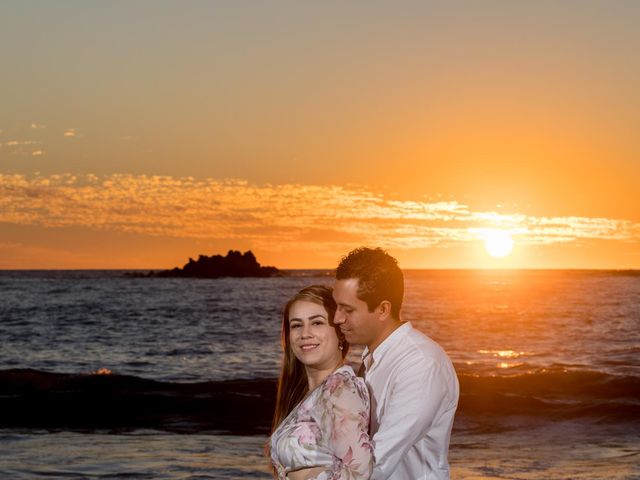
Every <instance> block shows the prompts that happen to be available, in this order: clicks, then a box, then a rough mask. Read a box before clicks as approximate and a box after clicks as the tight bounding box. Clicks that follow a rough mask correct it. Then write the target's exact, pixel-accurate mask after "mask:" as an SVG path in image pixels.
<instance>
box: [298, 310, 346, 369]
mask: <svg viewBox="0 0 640 480" xmlns="http://www.w3.org/2000/svg"><path fill="white" fill-rule="evenodd" d="M289 343H290V347H291V351H292V352H293V354H294V355H295V356H296V358H297V359H298V360H300V362H301V363H302V364H303V365H305V366H306V367H312V368H317V369H329V368H335V366H336V364H337V363H339V362H340V360H341V359H342V354H341V352H340V349H339V348H338V344H339V340H338V335H337V334H336V329H335V328H334V326H333V325H332V324H331V323H329V314H328V313H327V311H326V310H325V309H324V307H323V306H322V305H318V304H317V303H312V302H306V301H302V300H299V301H297V302H294V303H293V305H291V308H290V309H289Z"/></svg>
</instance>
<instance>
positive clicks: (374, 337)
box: [333, 248, 459, 480]
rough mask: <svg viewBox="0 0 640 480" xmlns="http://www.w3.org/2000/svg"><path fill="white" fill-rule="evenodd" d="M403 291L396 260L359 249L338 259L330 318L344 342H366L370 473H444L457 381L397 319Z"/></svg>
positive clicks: (444, 361) (406, 479) (411, 476)
mask: <svg viewBox="0 0 640 480" xmlns="http://www.w3.org/2000/svg"><path fill="white" fill-rule="evenodd" d="M403 295H404V278H403V275H402V271H401V270H400V267H399V266H398V262H397V261H396V260H395V259H394V258H393V257H392V256H390V255H389V254H387V253H386V252H385V251H384V250H382V249H380V248H375V249H371V248H358V249H356V250H354V251H352V252H351V253H349V255H347V256H346V257H344V258H343V259H342V261H341V262H340V265H338V268H337V270H336V281H335V285H334V290H333V296H334V298H335V300H336V303H337V305H338V310H337V312H336V315H335V320H334V321H335V323H336V324H338V325H340V329H341V330H342V332H344V335H345V337H346V339H347V341H348V342H349V343H351V344H360V345H365V350H364V352H363V354H362V357H363V366H364V379H365V382H366V383H367V386H368V387H369V391H370V394H371V423H370V434H371V437H372V440H373V444H374V457H375V468H374V471H373V475H372V477H371V478H372V479H374V480H382V479H387V478H391V479H394V480H418V479H421V480H422V479H424V480H427V479H448V478H449V463H448V460H447V452H448V449H449V440H450V437H451V427H452V425H453V417H454V414H455V411H456V407H457V405H458V394H459V387H458V379H457V377H456V373H455V371H454V369H453V365H452V364H451V361H450V360H449V357H448V356H447V354H446V353H445V352H444V350H442V348H441V347H440V346H439V345H438V344H437V343H435V342H434V341H433V340H431V339H430V338H428V337H427V336H426V335H424V334H422V333H420V332H419V331H418V330H416V329H414V328H413V327H412V325H411V324H410V323H409V322H402V321H401V320H400V308H401V307H402V298H403ZM361 370H362V369H361Z"/></svg>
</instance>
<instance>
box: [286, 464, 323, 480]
mask: <svg viewBox="0 0 640 480" xmlns="http://www.w3.org/2000/svg"><path fill="white" fill-rule="evenodd" d="M326 471H327V469H326V468H322V467H311V468H303V469H302V470H296V471H295V472H289V473H288V474H287V479H288V480H312V479H314V478H318V475H320V474H321V473H323V472H326Z"/></svg>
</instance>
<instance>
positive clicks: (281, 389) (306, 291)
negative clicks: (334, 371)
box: [271, 285, 349, 432]
mask: <svg viewBox="0 0 640 480" xmlns="http://www.w3.org/2000/svg"><path fill="white" fill-rule="evenodd" d="M332 292H333V291H332V289H331V288H330V287H326V286H324V285H311V286H309V287H306V288H303V289H302V290H300V291H299V292H298V293H297V294H296V295H294V296H293V297H291V299H290V300H289V301H288V302H287V303H286V305H285V306H284V311H283V313H282V349H283V351H284V358H283V360H282V369H281V371H280V379H279V380H278V396H277V397H276V409H275V413H274V415H273V424H272V430H271V431H272V432H273V431H275V429H276V428H278V425H280V422H282V420H284V419H285V418H286V417H287V415H289V413H290V412H291V410H293V408H294V407H295V406H296V405H297V404H298V403H299V402H300V401H302V399H303V398H304V397H305V395H306V394H307V392H308V390H309V386H308V383H307V374H306V371H305V369H304V365H303V364H302V362H300V360H298V359H297V358H296V356H295V355H294V354H293V352H292V351H291V343H290V340H289V311H290V310H291V306H292V305H293V304H294V303H295V302H300V301H302V302H311V303H315V304H317V305H322V307H323V308H324V309H325V310H326V311H327V314H328V320H329V324H330V325H333V327H334V328H335V329H336V334H337V335H338V340H339V342H340V345H341V346H342V358H344V357H345V356H346V355H347V352H348V350H349V345H348V344H347V342H346V340H345V338H344V335H343V333H342V332H341V331H340V328H339V327H338V326H337V325H334V324H333V317H334V316H335V313H336V302H335V300H334V299H333V296H332Z"/></svg>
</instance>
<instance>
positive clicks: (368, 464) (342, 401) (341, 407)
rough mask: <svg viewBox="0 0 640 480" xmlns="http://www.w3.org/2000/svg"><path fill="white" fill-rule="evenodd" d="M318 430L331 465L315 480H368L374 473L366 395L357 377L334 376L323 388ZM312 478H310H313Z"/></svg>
mask: <svg viewBox="0 0 640 480" xmlns="http://www.w3.org/2000/svg"><path fill="white" fill-rule="evenodd" d="M322 388H323V392H322V396H321V398H322V400H323V401H324V402H325V405H324V411H323V417H322V419H321V425H320V428H321V430H322V432H323V437H324V438H325V439H326V442H327V446H328V447H329V449H330V450H331V452H332V454H333V457H334V462H333V465H332V467H331V471H327V472H325V473H321V474H319V475H318V476H317V477H315V478H316V480H325V479H329V478H331V479H332V480H333V479H336V480H337V479H340V480H368V479H369V477H370V476H371V472H372V470H373V449H372V447H371V442H370V440H369V434H368V429H369V394H368V392H367V389H366V386H364V384H359V383H358V382H357V379H356V377H351V376H347V375H342V374H337V375H334V376H333V377H332V378H330V379H328V380H327V382H325V384H324V385H323V387H322ZM312 478H313V477H312Z"/></svg>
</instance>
